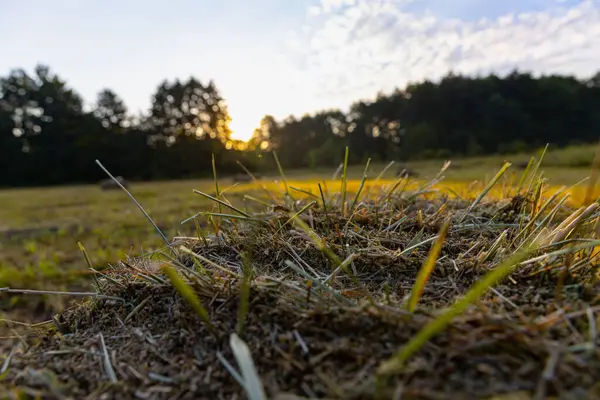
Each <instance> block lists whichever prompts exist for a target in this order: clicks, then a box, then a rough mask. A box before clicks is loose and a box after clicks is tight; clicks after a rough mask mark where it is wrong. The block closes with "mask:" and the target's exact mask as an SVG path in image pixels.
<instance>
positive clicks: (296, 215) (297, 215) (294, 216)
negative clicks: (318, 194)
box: [275, 201, 317, 234]
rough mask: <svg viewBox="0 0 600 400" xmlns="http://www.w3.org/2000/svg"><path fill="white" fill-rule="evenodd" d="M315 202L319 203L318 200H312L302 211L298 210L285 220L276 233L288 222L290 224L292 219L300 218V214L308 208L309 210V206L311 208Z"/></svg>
mask: <svg viewBox="0 0 600 400" xmlns="http://www.w3.org/2000/svg"><path fill="white" fill-rule="evenodd" d="M315 204H317V202H316V201H311V202H310V203H308V204H307V205H305V206H304V207H302V208H301V209H300V211H298V212H297V213H296V214H294V215H292V216H291V217H290V218H289V219H288V220H287V221H285V223H284V224H283V225H281V226H280V227H279V229H277V231H276V232H275V234H277V233H279V232H280V231H281V230H282V229H283V227H284V226H286V225H287V224H289V223H290V222H291V221H293V220H294V219H295V218H298V217H299V216H300V215H302V214H303V213H304V212H305V211H306V210H308V209H309V208H311V207H312V206H314V205H315Z"/></svg>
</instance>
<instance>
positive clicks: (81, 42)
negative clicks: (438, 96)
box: [0, 0, 600, 138]
mask: <svg viewBox="0 0 600 400" xmlns="http://www.w3.org/2000/svg"><path fill="white" fill-rule="evenodd" d="M0 49H2V55H1V56H0V75H4V74H6V73H8V71H9V70H10V69H11V68H16V67H24V68H26V69H28V70H32V69H33V67H34V66H35V64H37V63H44V64H47V65H49V66H50V67H51V68H52V70H53V71H54V72H56V73H58V74H59V75H60V76H61V77H62V78H64V79H66V80H67V81H68V83H69V85H71V86H72V87H74V88H75V89H76V90H77V91H78V92H79V93H81V94H82V95H83V97H84V99H85V100H86V102H87V103H90V104H91V103H93V101H94V100H95V96H96V94H97V93H98V92H99V91H100V90H101V89H103V88H105V87H109V88H111V89H113V90H115V91H116V92H117V93H118V94H119V95H120V96H121V97H123V98H124V99H125V101H126V103H127V105H128V106H129V108H130V109H131V110H132V111H134V112H136V111H144V110H146V109H147V108H148V107H149V103H150V96H151V94H152V92H153V91H154V89H155V88H156V86H157V85H158V83H159V82H160V81H161V80H163V79H165V78H167V79H174V78H176V77H179V78H187V77H189V76H190V75H193V76H195V77H197V78H198V79H200V80H202V81H208V80H209V79H213V80H214V81H215V83H216V84H217V87H219V89H220V90H221V93H222V95H223V96H224V97H225V98H226V100H227V101H228V103H229V108H230V113H231V116H232V118H233V121H232V128H233V129H234V131H235V132H234V134H235V136H236V137H238V138H247V137H248V136H249V135H250V134H251V133H252V130H253V129H254V127H256V126H257V125H258V123H259V121H260V118H261V117H262V116H263V115H264V114H267V113H269V114H273V115H275V116H276V117H279V118H282V117H284V116H286V115H288V114H296V115H301V114H303V113H305V112H313V111H315V110H317V109H322V108H342V109H345V108H346V107H347V106H349V105H350V103H351V102H353V101H354V100H357V99H359V98H371V97H373V96H374V95H375V94H376V93H377V92H379V91H384V92H387V91H390V90H392V89H393V88H394V87H397V86H400V87H402V86H404V85H405V84H406V83H408V82H412V81H418V80H421V79H424V78H431V79H437V78H439V77H441V76H443V75H444V74H446V73H447V72H448V71H450V70H454V71H456V72H462V73H467V74H474V73H481V72H490V71H495V72H499V73H504V72H507V71H509V70H511V69H512V68H515V67H519V68H520V69H525V70H530V71H533V72H535V73H569V74H575V75H577V76H580V77H587V76H590V75H592V74H593V73H594V72H596V71H598V70H600V58H599V57H598V54H600V0H522V1H517V0H507V1H499V0H455V1H450V0H253V1H247V0H212V1H208V0H196V1H192V0H174V1H172V2H166V1H158V0H146V1H138V0H129V1H126V2H124V1H121V2H117V1H116V0H105V1H100V0H85V1H84V0H56V1H53V2H48V1H41V0H29V1H26V2H25V1H18V0H5V1H2V2H0Z"/></svg>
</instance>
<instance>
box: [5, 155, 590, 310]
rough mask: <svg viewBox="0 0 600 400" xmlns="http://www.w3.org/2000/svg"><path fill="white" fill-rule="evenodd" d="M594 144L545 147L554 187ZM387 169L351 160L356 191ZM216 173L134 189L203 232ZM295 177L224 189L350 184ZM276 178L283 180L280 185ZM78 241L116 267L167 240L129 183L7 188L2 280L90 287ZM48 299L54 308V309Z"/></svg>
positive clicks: (480, 170) (165, 215)
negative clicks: (198, 219) (199, 217)
mask: <svg viewBox="0 0 600 400" xmlns="http://www.w3.org/2000/svg"><path fill="white" fill-rule="evenodd" d="M590 148H591V147H590V146H587V147H580V148H579V147H571V148H567V149H562V150H550V151H549V152H548V153H547V154H546V155H545V161H544V164H543V166H544V172H545V173H546V176H547V177H549V178H550V179H551V182H552V185H553V186H552V187H550V188H546V189H545V191H546V192H547V193H548V192H550V191H552V190H558V186H557V185H567V186H570V185H572V184H575V183H576V182H578V181H580V180H581V179H583V178H585V177H586V176H587V175H588V174H589V169H582V168H570V167H567V166H569V165H571V164H572V162H570V161H569V160H571V159H572V158H577V157H583V158H584V159H585V160H587V158H589V157H588V156H589V154H593V148H592V149H591V150H590ZM588 153H589V154H588ZM529 157H530V155H517V156H513V157H510V158H509V159H510V161H511V162H513V163H518V162H522V161H523V160H528V159H529ZM513 158H514V159H513ZM504 159H505V158H504V157H500V156H498V157H487V158H481V159H466V160H459V161H455V162H453V164H451V165H450V167H449V168H448V169H447V170H446V171H445V172H444V175H445V177H446V179H445V180H444V181H443V182H440V183H439V184H438V185H437V186H436V188H440V189H443V190H447V191H451V192H455V193H457V194H459V195H460V196H469V194H470V193H472V192H473V191H476V190H480V189H481V187H483V185H485V184H486V183H487V182H488V181H489V180H490V179H491V178H492V177H493V176H494V174H495V173H496V172H497V171H498V169H499V168H500V167H501V166H502V164H503V162H504ZM442 164H443V162H442V161H428V162H414V163H410V164H409V167H410V168H412V169H414V170H415V171H416V172H417V173H418V174H419V176H418V177H417V178H415V182H414V184H413V182H409V183H408V186H407V188H410V187H414V186H415V185H418V184H419V183H418V182H424V181H428V180H430V179H433V178H434V177H435V176H436V175H437V174H438V173H439V169H440V166H441V165H442ZM385 167H386V166H385V165H379V164H370V165H367V168H366V169H365V167H364V166H348V168H347V171H346V173H347V184H346V188H347V190H348V191H349V192H351V193H352V194H353V195H354V196H356V195H360V193H359V192H360V191H359V187H360V185H361V184H362V185H363V186H364V179H363V178H364V176H365V173H366V175H367V176H368V177H369V181H368V182H370V184H371V185H367V187H366V189H364V190H365V192H366V193H368V192H369V191H370V190H371V188H372V184H373V183H374V181H373V178H377V179H379V181H378V184H389V183H390V182H391V181H395V179H396V178H395V173H396V170H397V165H392V166H391V167H390V166H389V165H388V166H387V167H389V168H387V169H386V168H385ZM340 172H341V171H340ZM380 172H383V173H381V174H380ZM521 172H522V171H520V170H518V169H515V168H512V171H511V172H509V173H507V174H505V175H504V176H503V179H502V181H501V182H500V184H499V185H496V186H495V188H494V190H493V193H492V194H493V195H495V196H504V195H505V193H503V191H505V188H507V187H509V186H510V185H511V184H515V183H516V181H517V179H518V178H517V176H519V175H520V174H521ZM214 174H215V180H216V181H215V180H203V181H176V182H151V183H134V185H133V187H132V189H131V192H132V195H133V196H134V197H135V199H137V200H138V201H139V202H140V203H141V204H142V205H143V206H144V208H146V209H147V210H148V212H149V213H150V215H151V217H152V218H153V220H154V221H155V222H156V223H157V224H158V225H159V227H160V229H161V230H162V231H164V233H165V234H166V235H167V236H169V237H174V236H188V235H194V234H196V230H197V228H198V227H196V226H195V225H194V223H186V224H183V225H182V224H181V221H182V220H184V219H185V218H186V217H190V216H193V215H194V214H195V213H197V212H198V211H199V210H200V211H201V210H205V209H206V208H207V207H210V206H211V205H212V201H211V200H210V199H209V198H206V197H203V196H190V192H191V189H190V188H194V189H197V190H199V191H201V192H203V193H204V192H206V193H210V194H213V195H215V194H218V193H219V188H218V187H217V188H215V182H218V179H217V174H216V171H215V172H214ZM317 174H318V175H317ZM286 175H287V177H284V178H282V177H281V176H279V173H277V172H276V173H275V174H273V175H271V176H267V177H266V178H265V179H264V180H262V181H261V182H260V183H252V184H242V185H239V186H237V187H233V188H232V187H231V186H232V185H233V182H232V181H230V180H228V179H221V186H222V187H221V188H220V190H221V191H222V190H225V194H226V195H229V194H231V195H232V196H234V198H236V197H237V198H240V197H242V196H244V195H247V196H249V197H247V198H246V201H245V202H240V207H244V208H245V207H249V208H250V209H256V207H257V206H260V204H259V203H257V202H256V201H252V200H251V199H256V198H262V197H264V194H265V192H264V190H263V188H262V186H264V187H265V188H266V189H267V190H268V191H270V192H275V193H277V192H280V191H281V190H285V191H286V193H287V196H288V197H289V196H290V195H291V196H292V197H293V196H295V193H297V194H300V195H302V193H301V192H299V190H300V191H305V192H306V191H309V192H310V193H313V194H315V196H318V197H322V196H321V194H319V190H321V191H322V190H326V191H328V193H333V192H335V191H336V190H340V189H341V186H340V185H341V181H340V179H336V180H332V179H331V177H332V175H333V171H330V170H327V171H309V170H299V171H286ZM285 178H287V179H285ZM323 178H325V180H323ZM275 180H277V181H279V182H278V183H276V182H275ZM398 183H400V181H398ZM319 185H320V186H321V188H320V189H319ZM400 189H401V188H400ZM571 192H572V193H573V194H572V196H571V197H570V198H569V201H570V202H573V203H578V202H581V201H582V200H583V198H584V196H585V194H584V193H585V184H584V185H581V186H580V187H579V188H575V189H574V190H572V191H571ZM253 195H254V196H253ZM352 199H353V200H354V202H353V203H349V205H348V206H349V207H350V208H353V207H354V204H355V203H356V199H354V198H352ZM321 202H322V199H321ZM182 216H183V217H182ZM217 221H218V217H215V218H213V219H212V220H207V221H203V224H205V225H203V226H201V227H200V228H201V229H203V230H206V229H207V226H208V225H211V226H212V225H213V224H214V223H215V222H217ZM78 242H80V243H81V244H82V245H83V246H84V247H85V249H86V251H87V254H88V256H89V261H90V262H91V264H92V265H93V267H94V268H96V269H103V268H106V267H107V266H108V265H109V264H110V263H114V262H115V261H116V260H119V259H122V258H124V257H126V256H127V255H131V256H134V255H140V254H144V253H152V252H154V251H157V250H159V249H162V248H164V243H163V241H162V240H161V238H160V237H159V236H157V235H154V234H153V227H152V226H151V225H150V224H148V222H147V220H146V219H145V218H144V216H143V215H142V214H140V212H139V210H138V209H137V208H136V207H135V205H134V204H133V203H131V201H130V200H129V198H128V197H127V196H126V195H125V194H124V193H123V192H121V191H112V192H111V191H109V192H104V191H101V190H100V188H99V187H97V186H95V185H86V186H71V187H59V188H30V189H12V190H2V191H0V287H3V286H17V287H29V288H48V287H52V286H54V288H55V289H59V290H67V289H68V288H72V287H76V288H80V287H84V286H87V285H88V283H89V281H90V270H89V268H88V266H87V263H86V262H85V260H84V259H83V258H82V257H81V253H80V251H79V247H78V245H77V243H78ZM0 300H2V299H0ZM18 301H19V300H18V299H17V298H14V297H13V298H11V299H10V301H9V303H8V304H7V303H6V302H3V303H2V310H3V311H6V310H9V309H13V308H14V305H15V304H16V302H18ZM45 302H46V299H43V301H41V302H39V303H36V305H35V307H36V308H37V309H38V311H39V312H41V313H42V314H44V315H47V312H45V311H44V310H45V309H46V311H52V310H56V309H57V307H59V308H60V307H63V305H64V304H63V303H62V302H61V301H58V300H52V301H49V302H48V304H45ZM11 304H12V305H11ZM46 305H47V306H49V307H45V306H46Z"/></svg>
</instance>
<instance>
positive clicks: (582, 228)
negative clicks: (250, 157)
mask: <svg viewBox="0 0 600 400" xmlns="http://www.w3.org/2000/svg"><path fill="white" fill-rule="evenodd" d="M387 193H388V194H390V192H387ZM532 194H534V195H533V196H532ZM375 198H376V199H379V200H378V201H373V200H369V201H363V202H359V203H358V204H357V205H356V207H352V206H351V207H350V209H346V211H345V212H344V211H343V210H340V209H339V207H337V204H341V203H339V201H337V200H339V199H335V198H332V199H331V202H328V203H329V204H327V205H328V207H327V208H324V207H323V205H322V203H319V202H318V201H315V203H314V204H313V205H312V206H311V207H310V208H304V206H305V205H306V204H308V203H307V201H306V200H304V201H299V202H297V203H292V202H291V201H288V202H287V203H284V202H283V201H282V202H281V203H280V204H279V205H278V206H275V207H273V208H271V210H270V211H269V212H267V213H263V214H257V215H255V216H253V218H254V219H252V220H251V219H248V218H245V217H244V218H241V217H239V218H231V219H227V220H226V219H218V217H215V216H213V218H216V219H215V220H214V221H215V224H217V223H218V231H217V232H216V234H215V235H213V236H212V237H210V238H205V237H202V238H198V239H194V240H190V239H188V240H186V241H184V242H181V243H179V244H180V245H181V244H184V245H185V246H186V248H189V249H191V251H192V252H193V254H194V255H190V253H189V252H185V251H182V250H179V251H178V252H177V255H176V257H175V258H173V257H172V256H169V255H168V253H166V254H165V256H163V257H162V258H161V259H138V260H129V261H124V262H122V263H120V265H119V266H118V267H116V268H115V269H114V270H112V271H110V272H105V273H103V275H101V276H99V281H100V287H99V288H98V290H99V292H100V293H101V294H102V295H103V296H105V297H111V298H112V297H114V298H118V299H119V300H114V299H111V298H96V299H94V300H92V301H89V302H87V303H84V304H81V305H79V306H77V307H75V308H72V309H70V310H68V311H67V312H65V313H63V314H61V315H60V316H59V317H58V319H57V320H56V322H55V326H54V327H53V328H52V329H49V330H46V331H43V332H41V339H38V340H34V338H32V337H29V338H28V339H27V340H28V342H29V343H30V344H31V346H30V347H28V348H24V346H19V345H17V344H15V347H14V349H16V350H15V351H14V353H13V354H12V355H11V358H10V360H9V361H10V362H9V363H7V365H8V364H9V365H8V369H7V374H6V376H5V377H4V379H3V380H2V381H1V382H0V389H3V392H4V393H8V392H9V390H12V391H13V392H12V393H16V390H21V391H23V392H26V393H30V394H32V395H33V394H36V393H43V394H44V396H45V397H47V398H76V399H79V398H97V399H130V398H152V399H155V398H156V399H200V398H206V399H231V398H246V394H245V392H244V388H243V387H242V386H241V385H240V383H239V382H237V381H236V379H234V377H233V376H232V373H231V372H230V371H229V370H228V368H227V367H226V366H225V364H224V361H223V359H225V360H228V361H229V363H230V364H231V365H233V368H236V369H237V364H236V362H235V359H234V357H233V354H232V350H231V347H230V335H231V334H232V332H235V331H236V330H237V329H238V323H239V322H240V315H243V329H241V330H240V331H241V333H240V337H241V338H242V339H243V340H244V341H245V342H246V344H247V345H248V347H249V349H250V351H251V354H252V358H253V360H254V363H255V365H256V368H257V371H258V374H259V376H260V379H261V381H262V384H263V385H264V387H265V390H266V393H267V396H268V398H281V399H283V398H293V396H292V395H295V396H299V397H301V398H331V399H333V398H337V399H359V398H360V399H375V398H385V399H388V398H402V399H412V398H420V399H447V398H457V399H462V398H464V399H470V398H491V397H493V396H498V395H502V394H512V395H514V396H517V395H520V396H522V397H514V398H547V397H553V398H561V399H584V398H594V396H596V398H598V396H600V385H599V384H598V382H600V350H599V347H598V345H600V341H599V340H598V336H597V332H598V330H599V329H600V325H599V323H598V321H599V319H598V318H597V316H598V311H600V297H599V295H598V293H599V291H598V284H597V282H598V280H597V279H598V264H597V260H596V254H595V253H593V248H594V246H593V245H594V244H595V243H596V242H595V241H593V240H592V239H594V238H595V235H596V233H595V230H594V229H595V226H596V223H597V221H598V213H597V212H596V211H595V208H594V209H593V210H591V212H589V213H588V214H586V215H585V218H583V217H582V218H580V219H579V220H578V221H577V223H576V224H575V225H571V226H570V227H569V229H570V230H569V235H568V236H564V237H562V236H557V234H560V233H561V232H562V231H561V230H560V228H559V229H558V231H554V232H553V231H552V229H553V228H557V227H560V226H561V225H560V222H562V221H564V220H565V219H566V218H568V216H569V215H572V210H568V209H567V208H566V207H557V208H556V209H555V210H556V214H555V217H554V218H553V220H552V221H550V220H544V217H545V215H547V213H544V214H540V215H537V216H536V213H537V212H538V211H539V210H540V204H541V201H540V200H538V199H537V196H536V195H535V190H534V191H531V192H527V193H525V195H519V196H514V197H512V198H509V199H508V200H506V201H503V202H488V203H480V204H477V206H476V207H472V208H469V207H470V206H471V205H472V204H473V201H472V200H469V201H466V200H457V199H452V200H451V199H449V198H447V197H443V196H438V197H435V198H430V199H423V198H422V197H420V196H416V195H414V193H396V194H393V195H389V196H387V198H381V197H378V196H375ZM349 203H352V202H351V201H350V202H349ZM532 203H533V204H532ZM551 205H552V206H554V203H551ZM223 208H226V207H223ZM592 208H593V207H592ZM298 210H304V211H303V212H302V213H301V214H300V215H299V217H298V218H300V219H301V220H302V221H304V222H305V224H306V225H308V226H309V227H311V229H312V230H311V231H307V230H306V229H302V228H301V225H299V224H297V223H296V221H291V222H290V221H289V219H290V215H293V214H295V213H297V212H298ZM550 210H552V207H550V206H549V207H547V209H546V211H550ZM288 211H289V212H288ZM466 211H468V212H466ZM221 213H224V211H223V210H222V212H221ZM532 218H534V219H537V220H538V221H545V222H544V224H545V225H541V226H537V227H536V224H535V223H531V224H530V223H529V222H530V221H531V220H532ZM448 220H449V221H451V225H450V226H451V228H450V231H449V233H448V235H447V237H446V238H445V240H444V242H443V245H442V248H441V252H440V254H439V257H438V259H437V262H436V264H435V268H434V270H433V272H432V274H431V276H430V278H429V280H428V281H427V284H426V286H425V288H424V291H423V293H422V295H421V298H420V300H419V303H418V307H417V310H416V311H414V312H409V311H407V309H406V298H407V296H409V295H410V293H411V289H412V288H413V285H414V284H415V280H416V277H417V274H418V272H419V270H420V268H421V266H422V265H423V263H424V261H425V260H426V259H427V257H428V253H429V251H430V249H431V247H432V243H433V242H434V241H435V237H436V235H437V234H438V232H439V231H440V229H441V227H442V225H443V224H444V221H448ZM533 222H535V221H533ZM563 228H564V226H563ZM544 229H546V230H544ZM311 232H313V233H316V235H317V236H318V239H319V240H320V241H321V243H322V244H323V245H326V246H327V248H329V249H331V250H332V251H333V252H334V253H335V255H337V257H338V258H339V259H340V260H351V262H350V261H349V262H348V263H347V264H346V266H347V268H348V269H347V270H344V268H337V267H338V266H337V265H336V264H335V263H334V262H333V261H332V260H331V259H330V258H328V257H327V256H326V255H324V252H323V251H322V250H323V249H318V248H317V246H316V243H315V241H314V236H312V237H311ZM536 232H542V235H541V236H539V237H538V241H537V242H536V243H542V242H543V240H544V238H548V237H550V239H548V240H547V241H546V242H545V244H546V245H547V246H549V247H546V248H544V250H542V251H540V250H538V251H536V252H534V253H533V254H531V255H530V256H529V257H528V260H533V261H529V262H525V263H523V264H521V265H519V266H517V267H516V268H515V269H514V270H513V271H512V273H511V274H510V276H509V277H508V278H507V279H503V280H502V281H501V282H499V283H498V284H497V285H496V286H495V287H494V288H491V289H490V290H488V291H487V292H486V293H485V294H484V295H483V296H482V297H481V298H480V299H479V300H478V301H477V302H476V304H473V305H472V306H471V307H470V308H468V309H467V310H466V311H465V312H464V313H462V314H460V315H458V316H457V317H455V318H454V319H453V320H452V322H451V323H450V324H449V325H448V326H446V327H445V328H444V329H443V330H441V331H440V332H438V333H437V334H436V335H434V336H433V337H432V338H431V339H430V340H428V341H427V342H426V343H425V344H424V345H423V346H422V347H420V348H419V349H418V351H416V352H415V353H414V354H412V355H411V357H409V358H408V360H407V361H406V363H405V364H404V365H403V366H402V368H400V369H398V370H396V371H394V373H393V374H391V375H389V376H386V377H385V378H386V379H383V378H382V377H381V374H378V368H379V367H380V365H381V364H382V362H384V361H386V360H388V359H389V358H390V357H392V356H394V354H396V353H397V352H398V350H399V349H401V348H403V346H405V345H407V343H408V342H409V341H410V340H411V339H413V338H415V337H416V336H417V335H418V333H419V332H420V331H421V330H422V329H423V328H424V327H425V326H427V325H428V324H429V323H431V321H434V320H436V318H439V313H440V311H441V310H447V309H448V307H450V308H451V307H453V305H454V304H456V302H457V300H458V299H460V298H462V297H463V296H464V295H465V293H466V292H467V291H468V290H469V288H471V287H472V285H473V284H474V283H475V282H477V281H478V280H479V279H481V278H482V276H484V274H486V273H487V272H489V271H490V270H492V269H494V268H496V267H497V266H498V264H499V263H500V262H501V261H502V260H504V259H506V258H507V257H509V256H511V255H512V254H513V253H514V252H516V251H517V250H518V249H520V248H522V247H523V246H524V243H525V242H526V241H525V239H527V237H528V236H530V235H533V236H530V237H534V236H536V234H537V233H536ZM499 238H500V239H499ZM553 240H554V242H553ZM586 243H592V244H591V245H590V246H588V247H586V248H583V247H584V246H583V245H585V244H586ZM582 244H583V245H582ZM573 246H580V247H581V248H579V250H577V249H575V247H573ZM561 251H562V253H561ZM543 254H546V255H548V257H540V256H541V255H543ZM535 257H537V258H535ZM248 260H249V261H248ZM165 264H169V265H171V266H173V267H175V268H177V270H178V271H179V273H180V276H181V277H182V279H184V280H185V281H186V282H187V283H188V284H189V287H191V288H193V290H194V292H195V293H196V294H197V296H198V297H199V298H200V300H201V302H202V304H203V305H204V307H205V308H206V309H207V310H208V314H209V318H210V323H211V324H212V326H213V329H210V328H209V326H208V325H207V323H206V322H204V321H202V319H201V318H200V317H199V316H198V315H197V314H196V313H195V312H194V311H193V310H192V309H191V308H190V307H189V304H188V303H186V301H185V300H184V299H183V298H182V297H181V295H180V294H179V293H178V291H177V290H176V289H175V288H174V287H173V286H172V285H171V284H170V283H169V279H168V278H167V275H165V274H164V270H163V269H162V266H163V265H165ZM250 264H251V271H252V272H251V274H252V283H251V290H250V295H249V304H248V311H247V313H246V314H240V304H245V303H244V301H242V300H241V298H243V297H242V295H241V293H242V292H241V288H242V287H243V285H241V282H242V280H243V279H242V278H240V277H241V276H243V275H244V274H245V275H246V276H248V275H249V272H248V271H250V268H248V267H247V266H248V265H250ZM567 267H568V268H567ZM349 274H350V275H354V276H356V277H357V278H358V280H359V281H360V282H359V284H357V282H356V281H354V280H353V279H352V277H351V276H349ZM322 286H326V287H328V288H322ZM369 300H371V301H369ZM111 371H112V374H114V378H115V381H116V382H114V383H111V381H110V377H111ZM286 396H288V397H286ZM496 398H498V397H496Z"/></svg>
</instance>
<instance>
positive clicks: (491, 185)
mask: <svg viewBox="0 0 600 400" xmlns="http://www.w3.org/2000/svg"><path fill="white" fill-rule="evenodd" d="M510 165H511V164H510V163H509V162H506V163H504V165H503V166H502V168H500V171H498V173H496V176H494V178H492V180H491V181H490V182H489V183H488V184H487V186H486V187H485V188H484V189H483V190H482V191H481V193H480V194H479V196H477V198H476V199H475V200H474V201H473V203H471V205H470V206H469V207H468V208H467V209H466V211H465V212H464V213H463V214H462V215H461V217H460V218H459V220H458V222H459V223H460V222H462V220H463V219H464V218H465V217H466V216H467V215H468V214H469V213H470V212H471V211H472V210H473V208H474V207H475V206H477V204H479V202H481V200H482V199H483V198H484V197H485V196H486V195H487V194H488V192H489V191H490V190H492V188H493V187H494V185H495V184H496V183H497V182H498V180H499V179H500V178H501V177H502V175H504V173H505V172H506V170H507V169H508V168H509V167H510Z"/></svg>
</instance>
